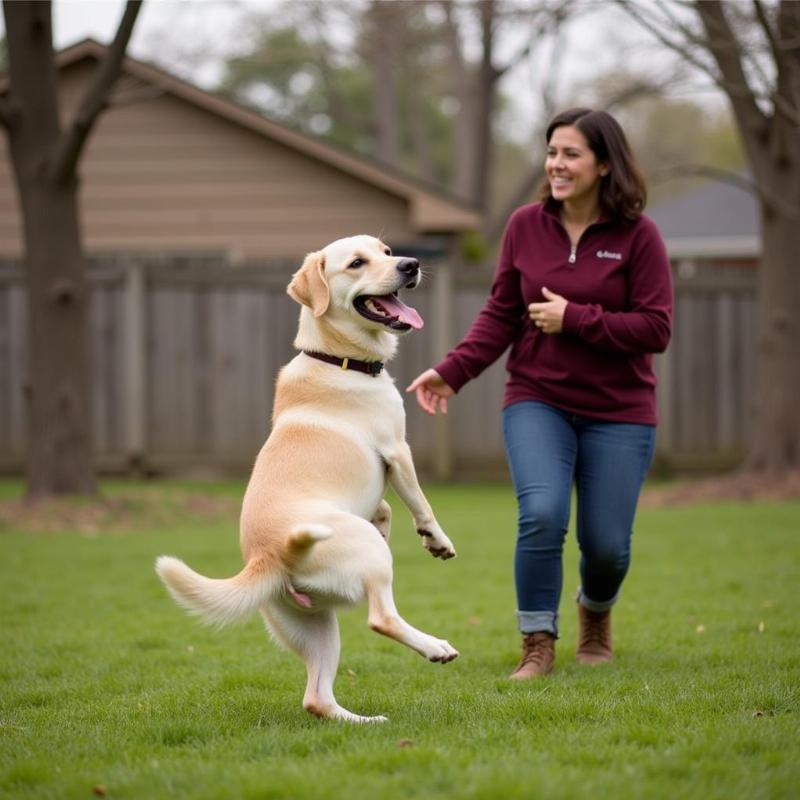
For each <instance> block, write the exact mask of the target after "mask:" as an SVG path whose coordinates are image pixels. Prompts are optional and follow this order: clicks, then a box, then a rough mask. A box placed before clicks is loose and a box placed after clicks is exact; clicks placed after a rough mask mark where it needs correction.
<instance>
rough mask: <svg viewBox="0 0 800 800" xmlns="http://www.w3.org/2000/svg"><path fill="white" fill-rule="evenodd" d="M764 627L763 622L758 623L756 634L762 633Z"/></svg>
mask: <svg viewBox="0 0 800 800" xmlns="http://www.w3.org/2000/svg"><path fill="white" fill-rule="evenodd" d="M766 627H767V626H766V625H765V624H764V620H763V619H762V620H761V622H759V623H758V632H759V633H764V629H765V628H766Z"/></svg>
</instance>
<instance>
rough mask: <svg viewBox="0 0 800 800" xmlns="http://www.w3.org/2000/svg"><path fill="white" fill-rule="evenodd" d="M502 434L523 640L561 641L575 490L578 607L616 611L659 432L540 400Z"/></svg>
mask: <svg viewBox="0 0 800 800" xmlns="http://www.w3.org/2000/svg"><path fill="white" fill-rule="evenodd" d="M503 435H504V437H505V445H506V453H507V455H508V463H509V467H510V469H511V478H512V480H513V482H514V489H515V491H516V493H517V501H518V503H519V529H518V535H517V549H516V555H515V561H514V575H515V581H516V587H517V609H518V610H517V613H518V617H519V627H520V631H522V633H534V632H536V631H549V632H550V633H553V634H555V635H556V636H558V604H559V601H560V599H561V588H562V583H563V569H562V556H563V550H564V538H565V536H566V533H567V527H568V524H569V514H570V499H571V494H572V486H573V484H574V485H575V489H576V495H577V511H578V518H577V534H578V546H579V547H580V552H581V559H580V579H581V586H580V589H579V594H578V600H579V602H580V603H581V605H583V606H585V607H586V608H588V609H590V610H591V611H605V610H607V609H609V608H611V606H612V605H614V603H615V601H616V599H617V595H618V594H619V590H620V586H621V585H622V581H623V579H624V578H625V574H626V573H627V571H628V565H629V564H630V558H631V535H632V533H633V518H634V516H635V514H636V504H637V502H638V500H639V492H640V490H641V487H642V483H643V482H644V478H645V475H646V474H647V470H648V469H649V467H650V463H651V462H652V459H653V451H654V449H655V426H653V425H631V424H627V423H619V422H606V421H603V420H597V419H591V418H589V417H582V416H579V415H577V414H571V413H569V412H566V411H561V410H560V409H558V408H554V407H553V406H549V405H546V404H545V403H539V402H535V401H524V402H519V403H514V404H512V405H510V406H508V407H507V408H506V409H505V410H504V411H503Z"/></svg>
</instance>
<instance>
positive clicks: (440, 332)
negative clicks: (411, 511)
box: [429, 259, 456, 481]
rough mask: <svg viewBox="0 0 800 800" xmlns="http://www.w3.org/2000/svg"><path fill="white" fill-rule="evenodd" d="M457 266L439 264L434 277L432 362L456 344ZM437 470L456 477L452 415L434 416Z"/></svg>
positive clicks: (444, 477) (437, 475) (441, 474)
mask: <svg viewBox="0 0 800 800" xmlns="http://www.w3.org/2000/svg"><path fill="white" fill-rule="evenodd" d="M455 300H456V297H455V292H454V291H453V267H452V265H451V263H450V261H449V259H448V261H446V262H445V261H442V262H440V263H439V264H437V265H436V269H435V271H434V280H433V321H434V328H433V336H432V337H431V346H432V349H433V352H432V353H431V357H430V359H429V363H431V364H435V363H437V362H438V361H439V360H441V359H442V358H443V357H444V354H445V353H446V352H447V351H448V350H449V349H450V348H451V347H452V337H453V303H454V302H455ZM433 474H434V477H435V478H436V480H439V481H446V480H450V479H451V478H452V477H453V436H452V426H451V423H450V417H449V416H447V415H445V414H437V415H436V417H435V418H434V436H433Z"/></svg>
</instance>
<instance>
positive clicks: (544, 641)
mask: <svg viewBox="0 0 800 800" xmlns="http://www.w3.org/2000/svg"><path fill="white" fill-rule="evenodd" d="M549 644H550V637H549V636H548V635H547V634H546V633H528V634H526V635H525V638H524V639H523V644H522V661H520V664H519V665H520V667H521V666H523V665H524V664H536V665H537V666H538V665H540V664H541V663H542V662H543V661H544V659H545V657H546V653H547V650H548V645H549Z"/></svg>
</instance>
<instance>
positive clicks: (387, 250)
mask: <svg viewBox="0 0 800 800" xmlns="http://www.w3.org/2000/svg"><path fill="white" fill-rule="evenodd" d="M383 252H384V253H386V255H387V256H390V255H391V254H392V251H391V250H390V249H389V248H388V247H387V248H386V249H385V250H384V251H383Z"/></svg>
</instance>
